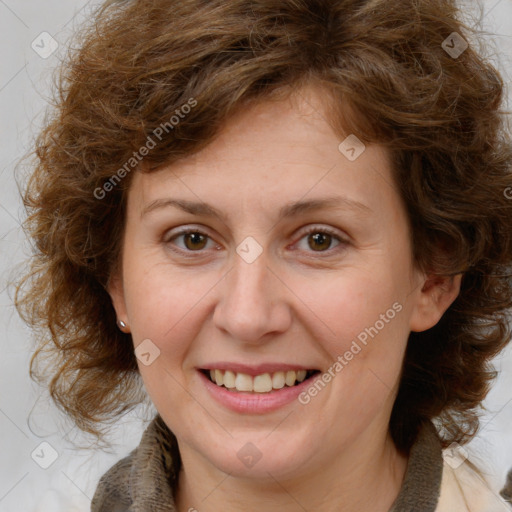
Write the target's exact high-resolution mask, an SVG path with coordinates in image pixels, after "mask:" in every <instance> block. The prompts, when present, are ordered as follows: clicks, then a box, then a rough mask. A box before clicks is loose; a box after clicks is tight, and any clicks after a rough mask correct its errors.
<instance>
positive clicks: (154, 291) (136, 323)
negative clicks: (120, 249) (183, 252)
mask: <svg viewBox="0 0 512 512" xmlns="http://www.w3.org/2000/svg"><path fill="white" fill-rule="evenodd" d="M139 261H140V260H139ZM128 263H129V262H128ZM125 269H126V272H125V276H127V277H126V278H125V296H126V305H127V313H128V318H129V319H130V326H131V331H132V337H133V340H134V344H135V346H137V345H138V344H139V343H140V342H141V341H142V340H144V339H147V338H149V339H151V340H152V341H153V342H154V343H155V344H156V345H157V346H158V347H159V349H160V351H161V352H163V353H165V352H168V353H169V355H171V356H172V357H171V360H172V359H177V358H178V357H179V356H180V355H182V354H183V353H184V352H185V351H186V349H187V345H188V344H189V343H190V340H191V339H194V337H195V335H196V334H197V332H198V331H199V329H200V328H201V325H202V322H203V320H204V318H203V317H204V315H205V310H204V305H203V304H204V303H205V302H206V300H207V295H208V293H209V292H211V290H212V289H213V288H214V287H215V284H216V283H217V282H218V281H219V279H220V277H221V276H218V275H216V273H212V272H202V273H201V272H197V270H196V271H195V272H194V271H193V270H191V271H183V270H180V271H176V270H175V269H172V268H170V267H169V266H168V265H165V264H155V265H152V266H143V265H142V266H136V265H130V264H127V265H126V267H125Z"/></svg>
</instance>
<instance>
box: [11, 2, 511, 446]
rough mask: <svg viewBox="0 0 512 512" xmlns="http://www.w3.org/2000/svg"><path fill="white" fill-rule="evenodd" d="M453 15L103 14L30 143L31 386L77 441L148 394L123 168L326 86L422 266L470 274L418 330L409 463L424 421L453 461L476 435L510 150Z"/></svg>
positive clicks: (413, 6) (166, 157)
mask: <svg viewBox="0 0 512 512" xmlns="http://www.w3.org/2000/svg"><path fill="white" fill-rule="evenodd" d="M460 14H461V13H460V12H459V11H458V9H457V7H456V5H455V2H454V1H451V0H403V1H401V2H390V1H388V0H309V1H306V0H230V1H229V2H226V1H225V0H212V1H208V2H206V1H204V0H179V1H178V0H174V1H171V0H132V1H123V2H121V1H109V2H107V3H105V4H104V5H103V6H102V7H101V8H100V9H99V10H98V11H97V12H96V14H95V16H94V17H93V22H92V23H91V24H88V25H87V26H85V27H84V28H83V30H82V31H81V32H79V33H78V35H77V40H76V49H70V50H69V55H68V57H67V59H66V61H65V62H64V64H63V65H62V67H61V70H60V74H59V77H60V80H59V81H58V84H57V93H58V94H57V96H56V101H55V104H54V109H53V113H54V114H53V117H52V118H51V119H49V120H48V122H47V123H46V125H45V127H44V129H43V131H42V132H41V133H40V135H39V137H38V139H37V141H36V149H35V155H36V164H35V169H34V170H33V172H32V175H31V176H30V179H29V181H28V183H27V186H26V187H27V188H26V191H25V193H24V202H25V206H26V208H27V212H28V218H27V220H26V229H27V231H28V234H29V236H30V237H31V238H32V239H33V240H34V241H35V244H36V251H35V254H34V255H33V258H32V262H31V270H30V272H29V273H28V274H27V275H26V276H24V277H23V278H22V280H21V281H20V283H19V286H18V289H17V296H16V305H17V307H18V310H19V312H20V314H21V315H22V317H23V318H24V319H25V321H27V322H28V323H29V324H30V325H31V326H32V327H33V328H34V329H36V331H37V333H38V336H39V339H38V346H37V349H36V351H35V353H34V355H33V357H32V361H31V365H30V373H31V376H32V377H33V378H35V379H37V380H40V381H44V382H46V381H49V382H48V385H49V389H50V393H51V396H52V397H53V399H54V400H55V402H56V403H57V404H58V405H59V406H60V407H61V408H62V409H63V410H64V411H65V412H66V413H67V414H68V415H70V417H72V418H73V419H74V421H75V422H76V424H77V425H78V426H79V427H80V428H81V429H82V430H84V431H86V432H89V433H91V434H94V435H95V436H96V437H97V438H98V439H100V438H101V437H102V430H101V429H102V425H105V422H107V421H108V420H111V419H112V418H117V417H118V415H120V414H121V413H123V412H125V411H127V410H129V409H130V408H131V407H133V406H134V404H136V403H137V402H138V401H139V400H140V399H141V396H142V395H141V388H142V386H141V380H140V376H139V373H138V368H137V363H136V358H135V356H134V351H133V345H132V340H131V337H130V336H129V335H127V334H123V333H122V332H120V331H119V330H118V328H117V326H116V314H115V311H114V308H113V306H112V303H111V298H110V296H109V294H108V293H107V289H106V287H107V284H108V282H109V277H110V276H111V275H112V273H113V272H114V271H115V270H116V268H117V265H118V264H119V260H120V247H121V239H122V235H123V226H124V219H125V209H126V194H127V190H128V188H129V186H130V182H131V176H133V172H132V173H130V172H129V171H130V170H131V169H130V168H129V167H128V168H127V166H126V162H129V161H130V159H133V158H134V155H135V154H137V155H138V154H139V153H143V152H142V151H141V148H142V147H143V146H145V145H146V144H147V141H148V137H151V136H152V134H153V135H154V134H155V130H158V127H161V126H162V123H166V122H167V125H166V127H167V130H165V133H163V130H161V129H160V132H162V134H161V137H160V140H159V141H158V144H156V145H155V147H154V148H152V149H151V151H149V152H146V153H147V154H146V156H144V158H143V160H142V164H140V165H137V169H136V170H134V172H151V170H152V169H154V168H156V167H159V166H161V165H163V164H168V163H171V162H174V161H176V160H177V159H179V158H182V157H185V156H187V155H190V154H192V153H193V152H196V151H198V150H200V149H202V148H203V147H204V146H206V145H207V144H209V143H210V142H211V141H212V140H213V139H214V137H215V136H216V135H218V133H219V131H220V130H221V129H222V127H223V125H224V123H225V122H226V120H227V119H228V118H229V117H230V116H231V115H233V113H234V112H235V111H236V110H237V109H240V108H242V107H243V106H244V105H247V103H248V102H253V101H259V100H262V99H265V98H269V97H270V96H272V95H273V94H280V93H281V92H283V91H292V90H295V91H297V90H300V87H301V86H303V85H305V84H306V83H314V84H317V85H318V86H320V87H322V88H323V90H325V91H326V97H328V98H329V102H330V104H331V105H332V109H331V110H330V112H329V114H330V120H329V122H330V123H331V124H332V126H333V127H334V128H335V129H338V128H340V127H342V128H343V129H344V130H345V133H352V134H355V135H356V136H357V137H358V138H359V139H360V140H362V141H363V142H365V143H372V142H378V143H381V144H383V145H385V146H386V147H387V148H388V149H389V151H390V154H391V155H392V157H393V163H394V169H393V172H394V178H395V181H396V183H397V184H398V185H399V188H400V191H401V195H402V197H403V200H404V203H405V205H406V208H407V213H408V217H409V220H410V223H411V226H412V238H413V240H412V242H413V249H414V251H413V256H414V262H415V264H416V265H417V267H418V268H420V269H422V270H428V271H429V272H433V273H435V274H438V275H443V276H446V275H455V274H458V273H463V279H462V284H461V290H460V294H459V296H458V297H457V299H456V300H455V301H454V303H453V304H452V305H451V306H450V307H449V309H448V310H447V311H446V312H445V314H444V316H443V318H442V319H441V321H440V322H439V323H438V324H437V325H436V326H435V327H433V328H431V329H429V330H427V331H425V332H411V333H410V337H409V340H408V348H407V352H406V356H405V360H404V364H403V375H402V378H401V384H400V388H399V391H398V395H397V398H396V401H395V404H394V408H393V411H392V416H391V421H390V432H391V434H392V437H393V439H394V442H395V444H396V446H397V448H398V449H400V450H402V451H404V452H407V451H408V450H409V448H410V446H411V444H412V442H413V441H414V439H415V437H416V434H417V432H418V429H419V427H420V426H421V424H422V423H423V422H424V421H426V420H428V419H437V420H438V421H439V422H440V424H441V425H442V426H443V427H444V428H443V429H442V430H443V442H444V445H445V446H446V445H448V444H450V443H451V442H453V441H457V442H459V443H464V442H466V441H467V440H469V439H470V438H471V437H472V436H473V435H474V434H475V433H476V431H477V429H478V409H479V406H480V405H481V402H482V400H483V399H484V397H485V396H486V394H487V392H488V389H489V385H490V382H491V380H492V379H493V378H494V377H495V372H493V371H492V367H491V365H490V359H491V358H492V357H493V356H495V355H496V354H498V353H499V352H500V351H501V350H502V349H503V348H504V346H505V345H506V343H507V342H508V341H509V339H510V325H509V324H508V319H507V315H508V312H509V311H510V309H511V308H512V281H511V278H510V270H511V267H512V200H510V198H508V197H507V194H506V193H505V191H506V190H510V185H511V181H512V174H511V172H512V144H511V142H510V140H509V138H508V134H507V126H506V123H505V120H506V118H505V116H504V112H503V111H502V110H501V108H502V105H501V104H502V101H503V96H504V94H503V91H504V85H503V81H502V78H501V77H500V75H499V73H498V71H497V70H496V69H495V68H494V67H493V66H492V65H491V64H490V63H489V62H488V61H487V59H486V58H484V57H483V56H482V55H481V54H480V53H481V52H477V51H475V49H474V48H472V45H470V46H469V47H468V48H466V49H465V50H464V48H462V50H463V51H462V53H461V54H460V55H454V54H453V53H451V52H449V51H448V49H449V48H454V47H455V43H456V42H457V44H459V45H460V43H461V41H465V40H469V39H470V37H471V38H473V39H474V40H475V41H477V36H478V32H477V31H476V30H475V29H471V28H470V27H469V26H467V24H466V23H465V22H463V21H462V20H461V16H460ZM454 32H456V33H457V35H455V36H454ZM454 38H455V39H454ZM443 41H445V43H443ZM446 41H448V47H449V48H447V46H446ZM327 93H328V94H327ZM191 98H193V99H194V101H195V102H196V103H195V105H194V108H191V109H189V112H188V113H187V115H186V116H181V115H180V120H179V123H175V124H173V123H170V122H169V120H170V119H171V118H172V117H173V116H176V115H179V114H180V112H182V111H181V110H180V109H182V107H183V105H185V104H187V102H190V99H191ZM342 106H343V108H342ZM171 125H172V126H171ZM160 132H158V133H160ZM130 165H131V164H130ZM122 169H124V172H123V171H122ZM134 169H135V167H134ZM114 178H116V179H114ZM117 178H119V179H117ZM121 178H122V179H121ZM107 183H109V184H110V185H107ZM107 192H108V193H107ZM439 247H442V248H443V249H444V250H443V251H442V252H441V251H439ZM43 360H44V361H46V362H47V363H50V364H47V365H46V366H44V369H43V367H42V366H41V364H40V363H41V362H42V361H43Z"/></svg>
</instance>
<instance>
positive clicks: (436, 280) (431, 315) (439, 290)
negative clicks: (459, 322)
mask: <svg viewBox="0 0 512 512" xmlns="http://www.w3.org/2000/svg"><path fill="white" fill-rule="evenodd" d="M461 281H462V274H457V275H455V276H439V275H429V276H427V277H426V278H425V279H424V282H423V285H422V287H421V289H420V290H419V291H418V292H416V302H415V304H414V306H413V311H412V313H411V318H410V329H411V331H415V332H421V331H426V330H427V329H430V328H431V327H434V325H436V324H437V323H438V322H439V320H440V319H441V317H442V316H443V314H444V312H445V311H446V310H447V309H448V308H449V307H450V305H451V304H452V303H453V301H454V300H455V299H456V298H457V296H458V295H459V292H460V284H461Z"/></svg>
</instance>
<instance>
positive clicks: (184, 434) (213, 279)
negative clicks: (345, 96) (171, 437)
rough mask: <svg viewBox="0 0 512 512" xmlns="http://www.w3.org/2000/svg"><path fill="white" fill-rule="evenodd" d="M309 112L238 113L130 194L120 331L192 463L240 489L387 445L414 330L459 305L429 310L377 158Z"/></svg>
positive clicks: (278, 106) (144, 177)
mask: <svg viewBox="0 0 512 512" xmlns="http://www.w3.org/2000/svg"><path fill="white" fill-rule="evenodd" d="M319 98H320V96H319V95H318V94H317V92H316V90H315V89H304V90H302V92H301V94H299V95H296V96H294V97H292V99H289V100H286V101H279V102H277V101H276V102H273V103H271V102H264V103H260V104H258V105H256V106H252V107H250V108H247V109H244V110H243V111H241V112H240V113H239V114H237V115H236V116H235V117H233V118H231V120H230V121H229V123H228V124H227V125H226V126H225V128H224V130H223V131H222V133H221V134H220V136H219V137H218V138H217V139H216V140H215V141H214V142H213V143H212V144H211V145H209V146H208V147H206V148H205V149H204V150H202V151H201V152H199V153H197V154H196V155H194V156H191V157H188V158H187V159H185V160H183V161H181V162H178V163H175V164H173V165H170V166H167V167H166V168H164V169H162V170H159V171H157V172H154V173H150V174H142V173H137V174H136V175H135V176H134V179H133V183H132V185H131V188H130V192H129V197H128V207H127V220H126V230H125V237H124V244H123V259H122V275H121V276H119V278H118V279H117V280H116V279H114V280H113V282H112V286H111V295H112V297H113V301H114V305H115V307H116V310H117V313H118V316H119V318H120V319H122V320H124V321H125V322H126V323H127V324H128V325H129V328H130V331H131V333H132V336H133V341H134V345H135V347H136V349H137V350H136V353H137V354H138V364H139V369H140V373H141V375H142V378H143V381H144V383H145V386H146V389H147V391H148V393H149V395H150V397H151V399H152V401H153V403H154V404H155V406H156V408H157V410H158V412H159V413H160V415H161V416H162V418H163V419H164V421H165V422H166V424H167V425H168V426H169V427H170V429H171V430H172V431H173V432H174V434H175V435H176V436H177V438H178V441H179V444H180V451H181V453H182V457H183V458H184V460H188V459H190V460H192V459H195V460H198V461H199V460H200V461H202V463H204V464H206V465H211V467H216V468H218V469H220V470H222V471H224V472H226V473H231V474H232V475H242V476H243V475H246V476H253V477H257V476H268V473H271V474H272V475H273V476H275V477H278V476H280V477H284V476H290V477H291V476H293V475H299V474H306V473H308V472H312V471H321V470H322V468H325V467H327V466H326V465H328V464H338V463H339V464H342V462H343V460H345V461H346V460H352V461H353V460H355V459H354V455H356V457H357V456H360V457H364V456H365V454H366V453H369V450H370V449H373V450H378V449H379V448H378V446H377V445H380V444H382V443H383V442H388V440H389V437H388V436H387V431H388V422H389V416H390V411H391V408H392V405H393V401H394V398H395V394H396V390H397V386H398V383H399V378H400V370H401V364H402V360H403V357H404V351H405V348H406V343H407V339H408V335H409V332H410V331H411V330H417V331H421V330H425V329H427V328H429V327H431V326H432V325H434V324H435V323H437V321H438V319H439V318H440V316H441V315H442V312H443V311H444V310H445V309H446V307H447V306H448V305H449V302H451V301H452V300H453V299H454V297H455V295H456V292H454V294H452V296H450V297H449V299H447V300H444V299H439V298H438V299H435V298H434V297H435V296H436V295H435V293H434V292H435V290H436V288H435V286H434V285H432V286H433V287H431V288H429V284H428V280H427V278H426V276H424V275H423V274H421V273H420V272H419V271H416V270H415V268H414V267H413V264H412V260H411V242H410V233H409V230H408V223H407V217H406V213H405V210H404V208H403V205H402V203H401V200H400V196H399V194H398V192H397V190H396V188H395V185H394V184H393V180H392V176H391V169H390V166H389V162H388V154H387V152H386V150H385V149H384V148H382V147H380V146H373V145H372V146H367V147H366V148H362V147H359V146H358V145H357V144H356V145H354V142H353V141H352V140H351V139H349V140H348V141H347V142H346V143H345V144H344V145H342V146H341V147H339V146H340V143H342V142H343V140H344V139H345V136H344V137H341V138H340V137H339V136H337V135H336V134H335V133H334V132H333V131H332V129H331V128H330V126H329V124H328V123H327V122H326V121H325V118H326V114H325V110H324V107H323V106H322V103H321V101H320V99H319ZM346 135H349V134H346ZM356 142H357V141H356ZM352 148H353V150H352ZM363 149H364V150H363ZM361 151H362V152H361ZM359 153H360V154H359ZM184 231H187V232H189V234H183V232H184ZM430 301H432V303H431V302H430ZM434 302H435V304H433V303H434ZM203 370H205V371H204V372H203ZM210 370H213V371H214V372H215V370H220V371H218V372H217V377H218V378H219V382H220V383H224V384H225V385H224V384H222V385H217V384H216V383H215V384H214V383H212V382H211V381H210V380H209V379H208V377H207V376H206V375H205V373H206V374H209V373H210V372H209V371H210ZM293 370H302V372H300V373H298V375H297V374H294V373H292V371H293ZM307 370H315V371H318V372H319V373H316V374H315V375H314V376H313V377H310V378H308V379H306V380H304V381H303V382H302V383H301V384H299V385H297V386H290V385H288V384H291V383H292V382H293V381H294V380H295V378H296V377H297V378H298V379H299V380H300V379H303V378H304V371H307ZM225 372H226V373H225ZM286 372H289V373H288V374H287V373H286ZM242 374H243V375H242ZM254 376H256V377H255V378H253V377H254ZM308 376H309V373H308ZM220 378H222V379H223V380H220ZM286 378H288V379H289V382H288V384H287V383H286V382H283V380H285V381H286ZM224 379H225V380H224ZM234 385H236V386H237V388H235V389H231V390H229V389H228V388H229V387H230V388H232V387H233V386H234ZM271 385H272V386H273V387H272V389H273V390H272V391H269V388H270V386H271ZM226 386H227V387H226ZM251 387H252V388H253V389H254V387H256V391H252V392H249V391H239V390H238V389H240V390H247V389H249V388H251ZM279 388H280V389H279ZM345 456H346V457H350V459H347V458H346V457H345Z"/></svg>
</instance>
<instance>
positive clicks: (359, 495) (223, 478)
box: [175, 433, 407, 512]
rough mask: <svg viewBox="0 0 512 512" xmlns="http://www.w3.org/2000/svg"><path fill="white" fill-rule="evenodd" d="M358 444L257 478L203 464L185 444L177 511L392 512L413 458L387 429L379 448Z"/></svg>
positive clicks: (177, 494) (377, 446)
mask: <svg viewBox="0 0 512 512" xmlns="http://www.w3.org/2000/svg"><path fill="white" fill-rule="evenodd" d="M357 444H358V446H353V447H352V448H351V449H349V450H347V451H346V452H345V453H343V454H342V455H340V454H335V456H333V457H332V459H330V460H329V461H326V463H324V464H322V466H321V467H308V468H307V471H305V472H303V473H302V474H301V475H296V476H294V477H289V478H286V479H285V478H276V477H273V476H269V477H268V478H266V479H257V480H255V479H249V478H239V477H236V476H230V475H228V474H226V473H224V472H222V471H219V470H218V469H217V468H216V467H214V466H212V465H210V464H204V460H203V463H199V461H200V460H201V459H200V457H199V456H197V454H195V453H194V452H192V451H189V450H187V449H185V450H184V451H182V449H181V447H180V452H182V453H183V455H184V456H183V457H182V463H183V464H182V468H181V472H180V476H179V485H178V489H177V493H176V496H175V501H176V506H177V511H178V512H192V511H195V510H197V511H198V512H217V511H218V510H223V511H224V512H238V511H239V510H245V511H247V512H260V511H261V510H265V511H266V512H278V511H279V512H297V510H315V511H316V512H328V511H332V510H340V511H343V512H362V511H372V512H388V511H389V509H390V507H391V506H392V504H393V501H394V500H395V499H396V497H397V495H398V493H399V491H400V488H401V485H402V482H403V478H404V475H405V471H406V468H407V457H405V456H403V455H401V454H400V453H399V452H398V451H397V450H396V448H395V446H394V443H393V441H392V440H391V437H390V436H389V434H387V433H384V436H383V439H381V442H380V443H378V444H376V448H375V449H373V450H368V445H366V446H365V444H364V443H362V446H365V449H364V450H362V449H361V446H359V443H357ZM374 444H375V443H374ZM354 461H357V462H354ZM269 475H270V474H269Z"/></svg>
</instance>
